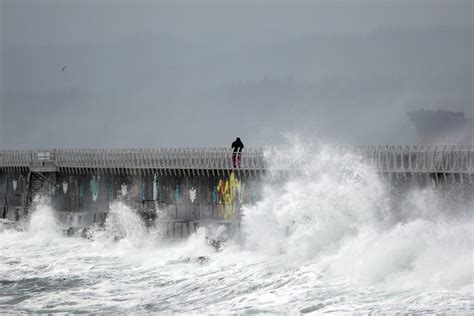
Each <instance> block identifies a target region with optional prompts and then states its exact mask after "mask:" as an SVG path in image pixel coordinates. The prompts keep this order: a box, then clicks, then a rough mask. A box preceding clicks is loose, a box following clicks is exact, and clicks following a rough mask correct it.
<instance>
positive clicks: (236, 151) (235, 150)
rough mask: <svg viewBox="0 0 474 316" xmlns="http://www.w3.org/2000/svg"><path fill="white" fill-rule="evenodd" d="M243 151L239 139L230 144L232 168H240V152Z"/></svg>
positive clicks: (242, 145) (242, 144)
mask: <svg viewBox="0 0 474 316" xmlns="http://www.w3.org/2000/svg"><path fill="white" fill-rule="evenodd" d="M243 149H244V143H242V141H241V140H240V138H239V137H237V139H236V140H235V141H234V142H233V143H232V164H233V165H234V168H240V156H241V154H242V150H243Z"/></svg>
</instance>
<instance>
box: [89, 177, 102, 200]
mask: <svg viewBox="0 0 474 316" xmlns="http://www.w3.org/2000/svg"><path fill="white" fill-rule="evenodd" d="M99 180H100V176H97V177H96V176H92V180H91V183H90V191H91V193H92V200H93V201H94V202H95V201H97V197H98V196H99Z"/></svg>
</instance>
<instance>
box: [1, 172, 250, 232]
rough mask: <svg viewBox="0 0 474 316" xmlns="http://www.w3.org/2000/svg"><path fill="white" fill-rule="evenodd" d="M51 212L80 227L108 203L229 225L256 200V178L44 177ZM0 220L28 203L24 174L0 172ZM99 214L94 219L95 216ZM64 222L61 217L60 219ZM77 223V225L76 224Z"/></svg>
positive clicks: (233, 175) (22, 210)
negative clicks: (70, 217) (72, 216)
mask: <svg viewBox="0 0 474 316" xmlns="http://www.w3.org/2000/svg"><path fill="white" fill-rule="evenodd" d="M46 175H47V176H48V178H49V179H50V180H52V181H53V182H55V185H52V184H49V183H45V187H44V189H45V190H44V192H46V194H48V195H50V196H51V197H52V198H51V201H52V203H53V205H54V207H55V209H56V210H57V211H59V212H65V213H60V214H63V215H64V216H66V214H67V213H70V212H71V213H76V214H78V213H80V214H81V216H82V218H81V220H80V221H81V223H80V224H89V223H90V222H92V221H95V222H101V221H103V219H104V213H106V212H107V211H108V209H109V204H110V203H111V202H113V201H116V200H123V201H125V203H127V204H128V205H130V206H131V207H132V208H133V209H136V210H137V211H138V212H140V213H141V214H142V215H143V216H144V217H145V218H151V219H153V218H154V217H155V216H156V213H157V211H158V212H159V217H160V219H169V220H179V221H196V220H213V221H214V220H215V221H233V220H236V219H238V218H239V216H240V211H241V206H242V205H243V204H254V203H255V202H256V200H257V199H258V192H259V189H258V182H259V181H258V179H257V178H255V177H250V176H239V175H238V174H237V173H235V172H230V173H226V174H225V175H224V174H222V175H220V176H209V177H203V176H192V175H189V176H170V175H167V176H159V175H146V176H145V175H141V176H139V175H112V174H99V175H85V174H84V175H72V174H61V173H50V174H46ZM0 181H1V182H0V183H1V187H0V212H1V213H0V217H5V218H8V219H11V220H18V219H19V218H21V217H22V216H24V215H25V213H26V210H25V207H26V206H27V204H28V174H27V173H0ZM97 213H99V214H97ZM66 218H67V217H66ZM78 224H79V223H78Z"/></svg>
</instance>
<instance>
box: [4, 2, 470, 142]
mask: <svg viewBox="0 0 474 316" xmlns="http://www.w3.org/2000/svg"><path fill="white" fill-rule="evenodd" d="M0 1H1V2H0V3H1V5H0V10H1V12H0V14H1V18H0V21H1V22H0V23H1V24H0V36H1V37H0V45H1V46H0V54H1V55H0V72H1V76H0V88H1V90H0V93H1V99H0V101H1V103H0V106H1V108H0V124H1V125H0V147H2V148H30V147H162V146H173V147H177V146H227V145H228V144H229V143H230V142H231V141H232V140H233V139H234V138H235V137H236V136H240V137H241V138H242V139H243V140H244V142H245V143H246V144H247V145H260V144H266V143H268V142H278V141H279V140H280V135H281V133H286V132H295V133H298V134H300V135H301V136H302V137H305V138H322V139H325V140H328V141H335V142H342V143H351V144H356V143H361V144H367V143H415V142H416V135H415V129H414V127H413V126H412V124H411V123H410V121H409V120H408V117H407V115H406V112H407V111H410V110H415V109H421V108H425V109H445V110H454V111H464V112H466V113H467V114H468V115H469V116H472V114H473V100H474V97H473V94H472V91H473V40H474V31H473V20H474V19H473V15H474V13H473V7H474V6H473V1H455V0H450V1H448V0H446V1H428V0H426V1H356V0H350V1H349V0H348V1H311V2H309V1H308V2H293V1H291V2H290V1H280V2H273V1H272V2H270V1H258V2H257V1H213V2H211V1H169V2H163V1H149V2H143V1H141V2H137V1H128V2H126V1H79V0H77V1H73V0H63V1H41V0H37V1H26V0H24V1H22V0H16V1H6V0H0ZM64 66H66V67H67V68H66V69H65V71H61V69H62V68H63V67H64Z"/></svg>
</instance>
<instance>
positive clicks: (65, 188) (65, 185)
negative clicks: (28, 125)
mask: <svg viewBox="0 0 474 316" xmlns="http://www.w3.org/2000/svg"><path fill="white" fill-rule="evenodd" d="M68 189H69V185H68V183H67V182H66V180H64V182H63V193H64V194H67V191H68Z"/></svg>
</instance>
